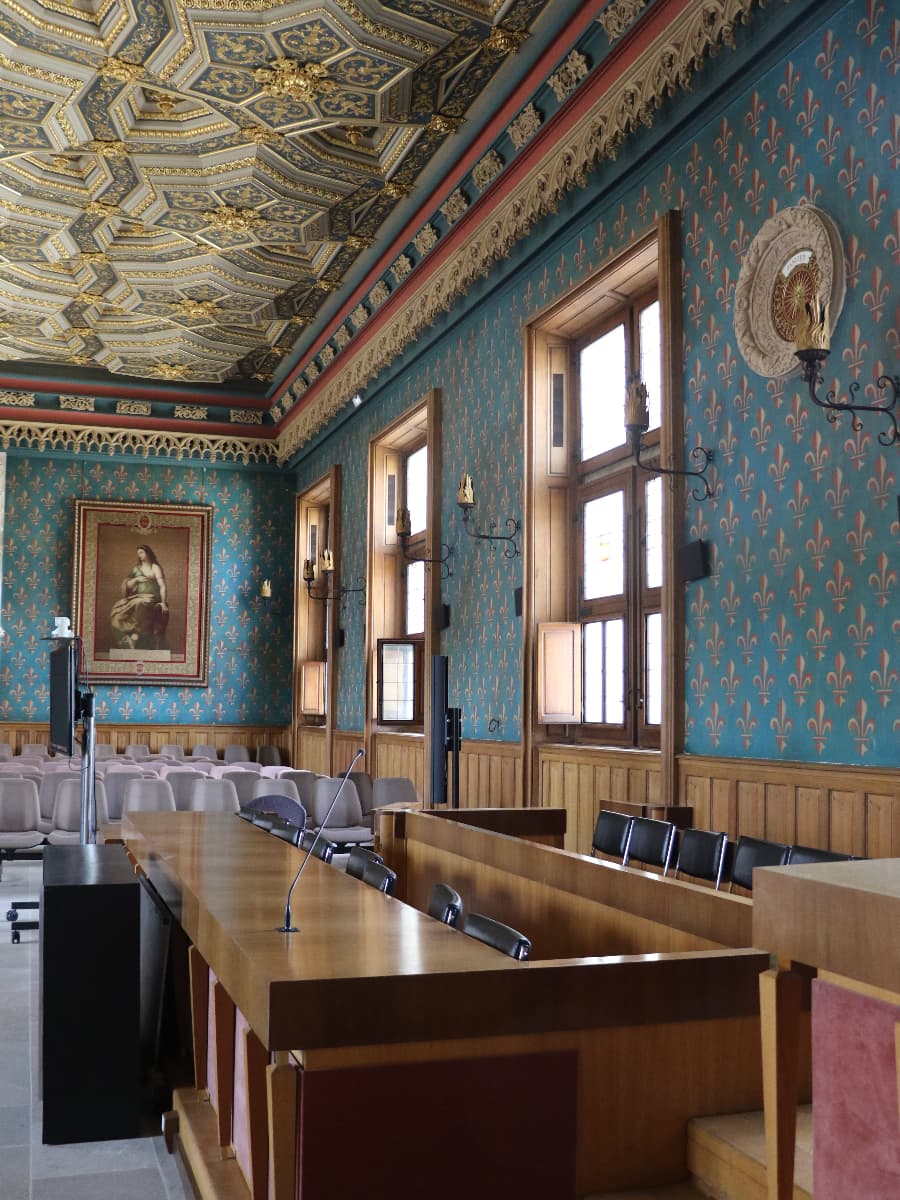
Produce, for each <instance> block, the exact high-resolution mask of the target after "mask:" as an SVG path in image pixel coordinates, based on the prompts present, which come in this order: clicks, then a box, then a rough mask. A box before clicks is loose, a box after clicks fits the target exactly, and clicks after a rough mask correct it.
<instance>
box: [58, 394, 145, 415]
mask: <svg viewBox="0 0 900 1200" xmlns="http://www.w3.org/2000/svg"><path fill="white" fill-rule="evenodd" d="M59 407H60V408H61V409H63V410H68V411H69V412H93V411H94V398H93V396H60V398H59ZM147 407H148V408H149V407H150V405H149V404H148V405H147ZM116 411H117V412H118V409H117V410H116Z"/></svg>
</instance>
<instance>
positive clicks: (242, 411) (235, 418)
mask: <svg viewBox="0 0 900 1200" xmlns="http://www.w3.org/2000/svg"><path fill="white" fill-rule="evenodd" d="M228 420H229V421H230V422H231V424H232V425H262V422H263V415H262V413H261V412H260V411H259V410H258V409H253V408H232V409H230V410H229V413H228Z"/></svg>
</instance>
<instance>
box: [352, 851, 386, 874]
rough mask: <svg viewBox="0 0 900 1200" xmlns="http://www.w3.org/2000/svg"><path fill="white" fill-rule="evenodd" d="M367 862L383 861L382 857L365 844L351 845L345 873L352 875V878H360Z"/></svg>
mask: <svg viewBox="0 0 900 1200" xmlns="http://www.w3.org/2000/svg"><path fill="white" fill-rule="evenodd" d="M367 862H376V863H383V862H384V859H383V858H382V857H381V855H380V854H376V853H375V851H374V850H369V849H367V848H366V847H365V846H352V847H351V849H350V857H349V858H348V859H347V874H348V875H352V876H353V878H354V879H362V877H363V871H364V870H365V866H366V863H367Z"/></svg>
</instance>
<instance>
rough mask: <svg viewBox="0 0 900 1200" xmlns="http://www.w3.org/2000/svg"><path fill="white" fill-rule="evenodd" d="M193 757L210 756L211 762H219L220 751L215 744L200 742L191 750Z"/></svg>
mask: <svg viewBox="0 0 900 1200" xmlns="http://www.w3.org/2000/svg"><path fill="white" fill-rule="evenodd" d="M191 758H208V759H209V760H210V761H211V762H218V761H219V752H218V750H217V749H216V748H215V746H211V745H210V744H209V743H204V742H200V743H198V745H196V746H194V748H193V749H192V750H191Z"/></svg>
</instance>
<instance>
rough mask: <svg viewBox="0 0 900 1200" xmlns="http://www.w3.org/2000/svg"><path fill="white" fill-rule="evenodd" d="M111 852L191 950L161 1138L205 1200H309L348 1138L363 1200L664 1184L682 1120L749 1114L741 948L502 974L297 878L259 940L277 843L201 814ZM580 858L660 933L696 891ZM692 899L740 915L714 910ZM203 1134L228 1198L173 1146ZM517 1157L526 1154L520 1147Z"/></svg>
mask: <svg viewBox="0 0 900 1200" xmlns="http://www.w3.org/2000/svg"><path fill="white" fill-rule="evenodd" d="M396 816H397V818H398V819H408V820H410V821H412V822H413V824H414V825H417V823H419V822H425V826H424V828H426V829H432V828H433V829H434V831H435V836H436V835H437V830H443V831H444V832H443V836H445V837H449V838H454V837H455V838H460V837H462V838H463V839H464V840H465V839H466V838H468V837H471V836H477V837H479V838H481V839H487V841H486V842H485V843H484V844H485V845H489V844H491V841H492V839H493V840H496V842H497V843H498V844H500V843H502V844H504V845H505V844H507V843H509V844H511V845H512V846H516V845H521V846H526V847H528V848H529V849H530V850H532V851H534V852H538V851H540V852H543V853H544V854H550V855H562V856H563V857H562V858H561V859H560V863H559V870H560V871H561V872H562V871H563V864H564V863H565V861H566V859H570V860H572V861H576V862H577V861H579V860H578V856H565V855H564V853H563V852H562V851H557V850H553V849H552V848H550V847H547V846H540V845H536V844H534V843H524V842H523V843H519V842H518V840H517V839H514V838H508V837H505V836H504V835H502V834H494V833H489V832H485V831H482V830H475V829H471V828H468V827H466V826H464V825H462V824H459V823H457V822H455V821H446V820H442V819H440V818H436V817H431V816H429V815H428V814H424V813H410V814H396ZM123 836H124V838H125V841H126V842H127V844H128V846H129V849H130V851H131V852H132V854H133V855H134V856H135V858H136V860H137V862H138V864H139V866H140V867H141V869H143V870H144V871H146V872H147V874H148V877H149V879H150V881H151V882H152V883H153V884H154V885H155V886H156V888H157V890H158V891H159V892H160V894H161V895H162V896H163V898H164V899H165V901H166V903H167V904H168V905H169V907H170V908H171V909H172V911H173V912H174V913H175V915H176V916H177V917H178V919H179V921H180V922H181V924H182V926H183V928H184V930H185V932H186V933H187V935H188V937H189V938H190V940H191V942H192V944H193V948H192V951H191V955H192V992H193V1012H194V1018H193V1019H194V1040H195V1069H196V1075H197V1088H198V1092H197V1093H196V1094H194V1095H192V1096H184V1097H181V1098H180V1107H181V1118H182V1120H181V1125H182V1128H181V1136H182V1142H183V1144H184V1145H185V1150H186V1153H187V1154H188V1156H189V1158H190V1159H192V1169H193V1170H194V1173H195V1175H197V1174H202V1175H203V1176H204V1179H205V1181H206V1182H205V1184H204V1186H205V1188H206V1190H205V1191H204V1193H203V1194H204V1195H209V1196H223V1195H226V1194H228V1195H231V1194H234V1195H244V1196H248V1195H252V1196H253V1197H254V1198H256V1197H260V1198H261V1197H263V1196H264V1195H265V1189H266V1186H267V1185H266V1179H267V1176H268V1178H269V1179H270V1180H271V1183H272V1195H273V1196H274V1197H275V1200H295V1197H296V1195H297V1194H298V1193H297V1188H298V1186H299V1187H302V1189H303V1191H302V1194H303V1200H317V1198H318V1197H325V1198H328V1197H331V1196H333V1195H334V1194H335V1193H334V1178H333V1174H331V1173H328V1174H326V1175H325V1176H323V1174H322V1172H323V1170H325V1171H327V1172H333V1170H334V1166H335V1163H341V1161H342V1153H341V1146H343V1145H346V1142H347V1138H348V1137H350V1139H351V1141H352V1142H353V1144H354V1145H358V1144H359V1143H360V1141H361V1142H362V1143H363V1144H364V1150H363V1151H362V1152H361V1157H362V1158H363V1159H364V1160H365V1161H366V1164H367V1165H366V1174H365V1184H364V1190H365V1192H366V1195H367V1197H371V1198H373V1200H375V1198H378V1197H381V1196H382V1195H384V1196H385V1197H387V1196H392V1197H396V1196H397V1195H404V1196H405V1195H418V1194H423V1195H425V1194H427V1195H428V1196H429V1200H440V1198H442V1197H444V1196H447V1197H448V1198H449V1197H450V1196H458V1195H461V1194H465V1195H467V1197H481V1196H484V1197H485V1198H487V1197H491V1198H492V1200H496V1196H497V1195H499V1194H514V1195H516V1196H517V1197H532V1196H534V1197H540V1198H541V1200H553V1198H554V1197H557V1196H558V1197H560V1200H562V1198H563V1197H565V1198H566V1200H572V1197H573V1196H575V1195H578V1196H583V1195H587V1194H590V1193H592V1192H602V1191H606V1190H612V1189H613V1188H617V1187H626V1186H639V1185H641V1184H644V1185H648V1186H649V1185H652V1184H653V1183H664V1182H674V1181H676V1180H677V1179H679V1178H681V1177H683V1176H684V1175H685V1174H686V1165H685V1149H686V1147H685V1124H686V1120H687V1118H688V1117H689V1116H691V1115H694V1114H696V1113H699V1112H707V1113H711V1112H724V1111H736V1110H740V1109H741V1108H745V1107H751V1106H752V1105H753V1103H754V1102H757V1103H758V1096H759V1092H760V1087H761V1083H760V1079H759V1075H758V1073H756V1074H754V1071H753V1069H752V1066H751V1069H750V1070H749V1071H746V1072H737V1071H730V1070H728V1069H727V1061H728V1060H729V1058H732V1057H733V1058H735V1059H737V1060H740V1059H742V1058H747V1057H750V1058H751V1059H752V1057H753V1053H754V1048H757V1047H758V1039H759V1025H758V992H757V980H758V975H759V972H760V971H761V970H762V969H763V967H764V966H765V965H766V962H767V960H766V959H765V957H764V956H762V955H760V954H758V953H756V952H754V951H751V950H747V949H722V948H721V944H718V945H717V946H716V948H703V949H700V948H698V949H693V950H692V951H690V952H686V953H660V952H658V951H659V947H657V946H654V945H647V946H646V947H645V948H644V949H645V951H651V952H642V953H633V954H625V955H621V954H617V955H612V956H601V957H597V956H591V957H580V956H579V957H553V958H547V959H544V960H543V961H536V962H531V963H515V962H513V961H512V960H510V959H506V958H504V957H503V956H501V955H499V954H497V953H496V952H495V951H492V950H490V949H489V948H487V947H485V946H482V945H481V944H479V943H476V942H473V941H472V940H471V939H468V938H466V937H465V936H464V935H462V934H461V933H459V932H458V931H455V930H450V929H447V928H446V927H444V926H442V925H440V924H439V923H438V922H435V921H433V920H431V919H430V918H428V917H426V916H424V915H423V913H422V912H420V911H417V910H416V909H414V908H412V907H409V906H408V905H406V904H404V903H401V902H400V901H398V900H392V899H387V898H385V897H383V896H381V895H380V893H377V892H376V891H374V890H373V889H370V888H366V887H365V885H363V884H361V883H360V882H359V881H358V880H354V879H351V878H349V877H347V876H346V875H344V874H342V873H340V872H338V871H336V870H335V869H334V868H332V867H326V866H325V865H324V864H323V863H321V862H319V860H311V861H310V863H309V867H308V869H307V870H306V872H305V873H304V876H303V878H302V880H301V882H300V884H299V885H298V887H297V890H296V892H295V894H294V911H295V921H296V924H298V925H299V926H300V928H301V932H300V933H298V934H295V935H292V936H288V935H284V934H279V933H277V932H276V929H275V927H276V926H277V925H278V924H279V923H280V920H281V916H282V912H283V907H284V899H285V896H286V894H287V889H288V886H289V884H290V881H291V878H292V877H293V874H294V872H295V871H296V868H297V865H298V864H299V861H300V859H299V857H298V855H297V852H296V851H295V850H294V849H293V848H292V847H290V846H287V845H286V844H285V843H283V842H280V841H279V840H277V839H275V838H272V837H270V836H269V835H267V834H265V833H263V831H262V830H259V829H256V828H253V827H252V826H249V825H247V824H246V823H245V822H241V821H239V820H237V819H236V818H233V817H230V816H223V815H218V814H200V813H176V814H134V815H133V816H130V817H126V819H125V820H124V822H123ZM395 842H396V839H395ZM395 848H399V846H397V845H395ZM388 861H391V859H390V856H389V857H388ZM581 861H584V862H585V863H586V864H587V866H588V867H589V868H593V869H594V870H596V871H597V872H598V878H607V879H613V878H616V879H617V887H619V888H620V889H622V890H623V898H622V903H623V905H624V903H625V897H624V891H625V890H631V889H637V890H636V891H634V897H635V902H636V903H646V901H645V900H641V897H640V896H639V895H638V891H643V890H645V889H646V888H647V887H650V888H653V889H657V895H658V896H659V897H660V899H659V900H658V901H657V905H661V906H662V907H658V908H657V912H658V914H662V913H663V912H664V911H666V910H668V911H669V912H670V913H671V914H672V915H673V918H677V915H678V914H677V912H676V910H677V909H678V908H679V902H678V898H679V897H687V899H685V900H684V901H683V903H684V904H685V905H686V906H687V908H688V909H689V910H692V909H693V908H694V906H695V905H696V904H697V903H698V902H697V900H696V894H697V893H703V892H704V891H705V889H700V888H695V887H693V886H692V885H690V884H681V883H673V882H672V881H667V880H661V879H660V878H659V877H657V876H652V875H645V873H643V872H640V871H634V872H621V871H620V870H619V869H617V868H606V867H603V866H601V864H599V863H596V864H591V863H589V862H587V860H581ZM570 865H571V864H570ZM626 879H628V880H630V881H631V882H630V883H627V882H625V880H626ZM534 886H536V885H534ZM543 886H545V887H546V886H547V885H543ZM551 887H552V885H551ZM660 889H663V890H660ZM684 889H687V891H685V890H684ZM484 894H485V898H488V897H487V895H486V893H484ZM710 899H712V902H713V903H715V901H716V899H718V900H720V901H723V902H724V903H723V904H722V905H721V906H720V908H721V911H723V912H731V913H742V912H745V910H746V905H747V902H746V901H741V900H739V899H738V898H736V897H721V896H720V897H718V898H716V897H714V896H713V895H712V893H707V895H706V896H705V897H704V898H703V901H702V902H703V904H704V905H706V904H708V903H709V902H710ZM732 902H733V903H732ZM485 907H487V908H488V911H490V906H489V905H486V906H485ZM622 913H623V917H622V919H623V920H624V919H625V918H624V914H625V909H624V908H623V909H622ZM636 919H637V920H638V921H639V922H641V921H643V918H636ZM692 919H693V918H692ZM682 923H684V922H682ZM261 1079H262V1081H263V1082H262V1084H261V1083H260V1080H261ZM207 1093H208V1100H207ZM261 1096H262V1097H263V1099H260V1097H261ZM193 1109H196V1110H198V1112H197V1113H194V1112H193V1111H192V1110H193ZM189 1110H191V1111H190V1112H189ZM200 1110H202V1111H200ZM648 1115H649V1117H650V1119H649V1120H648ZM194 1116H197V1117H198V1118H200V1119H198V1120H197V1121H196V1122H195V1121H194ZM189 1118H190V1120H189ZM425 1118H427V1120H426V1119H425ZM354 1119H356V1120H358V1121H359V1124H357V1125H356V1126H354V1125H353V1120H354ZM210 1122H212V1123H213V1125H214V1127H215V1131H216V1132H215V1138H214V1141H213V1150H214V1151H215V1152H217V1153H218V1154H219V1158H221V1157H222V1154H223V1153H231V1152H232V1149H233V1153H234V1156H235V1157H234V1158H233V1159H231V1160H230V1161H231V1163H232V1164H234V1163H235V1162H237V1164H238V1166H239V1168H240V1170H239V1171H238V1170H237V1168H235V1169H233V1170H232V1171H231V1173H230V1174H231V1178H230V1180H229V1186H232V1185H234V1186H235V1187H236V1184H235V1181H234V1176H235V1174H238V1175H239V1176H240V1177H241V1178H242V1179H243V1180H245V1181H246V1184H245V1186H244V1191H243V1192H241V1191H240V1190H239V1189H237V1190H234V1191H233V1192H227V1193H226V1191H225V1190H224V1186H223V1185H222V1183H221V1181H220V1180H219V1179H218V1176H217V1175H216V1173H215V1171H214V1170H213V1169H212V1167H211V1166H210V1165H209V1163H210V1161H211V1160H210V1152H209V1147H207V1149H206V1150H204V1148H203V1146H202V1144H201V1142H202V1138H201V1136H200V1134H195V1133H194V1132H192V1131H190V1130H189V1129H188V1126H190V1127H191V1130H192V1129H193V1127H194V1125H196V1127H197V1128H198V1129H199V1128H200V1126H201V1124H203V1123H205V1126H206V1127H207V1128H208V1127H209V1125H210ZM351 1130H352V1132H348V1131H351ZM448 1130H449V1131H451V1132H452V1136H448ZM488 1130H489V1131H490V1133H489V1135H487V1136H486V1133H485V1131H488ZM398 1131H402V1133H401V1132H398ZM204 1136H208V1134H205V1135H204ZM192 1139H193V1142H192ZM267 1141H268V1153H267V1154H266V1155H263V1154H262V1152H261V1150H260V1149H259V1148H260V1146H261V1145H263V1144H265V1143H266V1142H267ZM244 1142H247V1143H248V1144H249V1147H250V1150H249V1151H245V1150H244V1149H242V1145H243V1143H244ZM194 1143H195V1144H194ZM538 1143H539V1144H540V1146H541V1154H540V1155H538V1156H535V1155H533V1154H531V1153H529V1152H527V1147H529V1146H533V1145H536V1144H538ZM510 1146H517V1147H521V1148H523V1150H522V1152H521V1153H516V1152H511V1151H510V1149H509V1147H510ZM254 1147H256V1149H255V1150H254ZM463 1149H464V1150H465V1152H464V1153H461V1150H463ZM429 1156H430V1157H429ZM214 1157H215V1155H213V1158H214ZM538 1160H540V1162H539V1161H538ZM545 1163H546V1164H548V1171H547V1174H542V1172H543V1170H544V1164H545ZM323 1164H324V1166H323ZM219 1165H220V1166H221V1165H222V1164H221V1163H220V1164H219ZM417 1172H418V1173H417ZM238 1182H239V1181H238Z"/></svg>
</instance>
